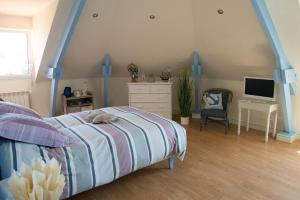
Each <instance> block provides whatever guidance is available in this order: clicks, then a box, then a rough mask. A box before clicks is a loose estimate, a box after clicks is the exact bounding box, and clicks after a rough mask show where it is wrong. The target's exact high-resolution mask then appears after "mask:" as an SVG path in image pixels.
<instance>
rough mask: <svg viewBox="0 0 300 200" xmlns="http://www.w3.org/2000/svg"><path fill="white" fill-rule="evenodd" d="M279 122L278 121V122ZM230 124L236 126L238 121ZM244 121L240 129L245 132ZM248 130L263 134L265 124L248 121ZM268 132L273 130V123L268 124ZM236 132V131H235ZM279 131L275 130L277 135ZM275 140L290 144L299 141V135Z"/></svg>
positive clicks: (231, 121)
mask: <svg viewBox="0 0 300 200" xmlns="http://www.w3.org/2000/svg"><path fill="white" fill-rule="evenodd" d="M278 121H279V120H278ZM230 123H232V124H236V125H237V124H238V120H237V119H230ZM246 124H247V122H246V121H241V129H242V130H246ZM249 127H250V129H255V130H259V131H262V132H263V133H262V134H264V133H265V131H266V125H265V124H259V123H253V122H252V123H251V121H250V125H249ZM270 130H273V123H271V124H270ZM236 131H237V130H236ZM279 132H280V130H279V129H277V133H279ZM277 136H278V135H277ZM277 140H279V141H282V142H287V143H292V142H293V141H294V140H300V133H298V134H296V135H295V136H294V137H293V138H283V137H281V138H277Z"/></svg>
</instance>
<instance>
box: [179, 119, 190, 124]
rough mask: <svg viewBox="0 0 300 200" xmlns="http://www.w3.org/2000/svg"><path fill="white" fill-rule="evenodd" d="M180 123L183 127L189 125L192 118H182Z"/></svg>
mask: <svg viewBox="0 0 300 200" xmlns="http://www.w3.org/2000/svg"><path fill="white" fill-rule="evenodd" d="M180 123H181V125H189V123H190V118H189V117H181V118H180Z"/></svg>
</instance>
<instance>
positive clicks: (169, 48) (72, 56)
mask: <svg viewBox="0 0 300 200" xmlns="http://www.w3.org/2000/svg"><path fill="white" fill-rule="evenodd" d="M219 8H222V9H223V10H224V14H223V15H219V14H218V13H217V10H218V9H219ZM93 13H98V14H99V16H98V18H93V17H92V15H93ZM150 15H155V19H154V20H151V19H150V18H149V16H150ZM194 50H197V51H198V52H199V53H200V56H201V59H202V66H203V72H204V75H205V76H207V77H212V78H220V79H232V80H240V79H242V77H243V76H245V75H252V76H267V77H270V76H271V74H272V71H273V68H274V66H275V58H274V56H273V53H272V51H271V49H270V47H269V45H268V42H267V39H266V36H265V33H264V32H263V30H262V28H261V25H260V23H259V21H258V19H257V16H256V15H255V11H254V9H253V7H252V5H251V1H248V0H247V1H241V0H226V1H223V0H209V1H208V0H184V1H182V0H151V1H150V0H147V1H146V0H124V1H118V0H87V1H86V4H85V7H84V9H83V12H82V15H81V17H80V20H79V22H78V25H77V26H76V28H75V32H74V34H73V36H72V38H71V41H70V44H69V46H68V49H67V51H66V54H65V58H64V60H63V64H62V66H63V68H64V70H65V75H64V77H63V78H64V79H71V78H86V77H94V76H100V75H101V73H100V66H101V61H102V58H103V56H104V55H105V54H106V53H109V54H110V55H111V57H112V67H113V75H112V76H115V77H125V76H128V72H127V69H126V68H127V65H128V64H130V63H131V62H133V63H135V64H137V65H138V66H140V67H141V71H143V72H145V73H154V74H159V73H160V72H161V71H162V70H163V69H165V68H167V67H171V68H173V69H176V68H179V67H190V66H191V62H192V58H191V55H192V52H193V51H194Z"/></svg>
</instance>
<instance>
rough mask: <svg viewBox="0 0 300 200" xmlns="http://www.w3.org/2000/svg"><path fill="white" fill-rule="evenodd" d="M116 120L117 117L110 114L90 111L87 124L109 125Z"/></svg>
mask: <svg viewBox="0 0 300 200" xmlns="http://www.w3.org/2000/svg"><path fill="white" fill-rule="evenodd" d="M117 120H118V117H117V116H115V115H112V114H108V113H105V112H103V111H102V110H92V111H90V112H89V115H88V116H87V122H88V123H93V124H101V123H105V124H108V123H111V122H115V121H117Z"/></svg>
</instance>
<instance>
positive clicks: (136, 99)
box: [129, 94, 170, 103]
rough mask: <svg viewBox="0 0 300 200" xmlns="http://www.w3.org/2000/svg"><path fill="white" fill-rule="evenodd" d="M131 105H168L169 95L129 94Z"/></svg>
mask: <svg viewBox="0 0 300 200" xmlns="http://www.w3.org/2000/svg"><path fill="white" fill-rule="evenodd" d="M129 98H130V102H132V103H143V102H145V103H170V94H130V95H129Z"/></svg>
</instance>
